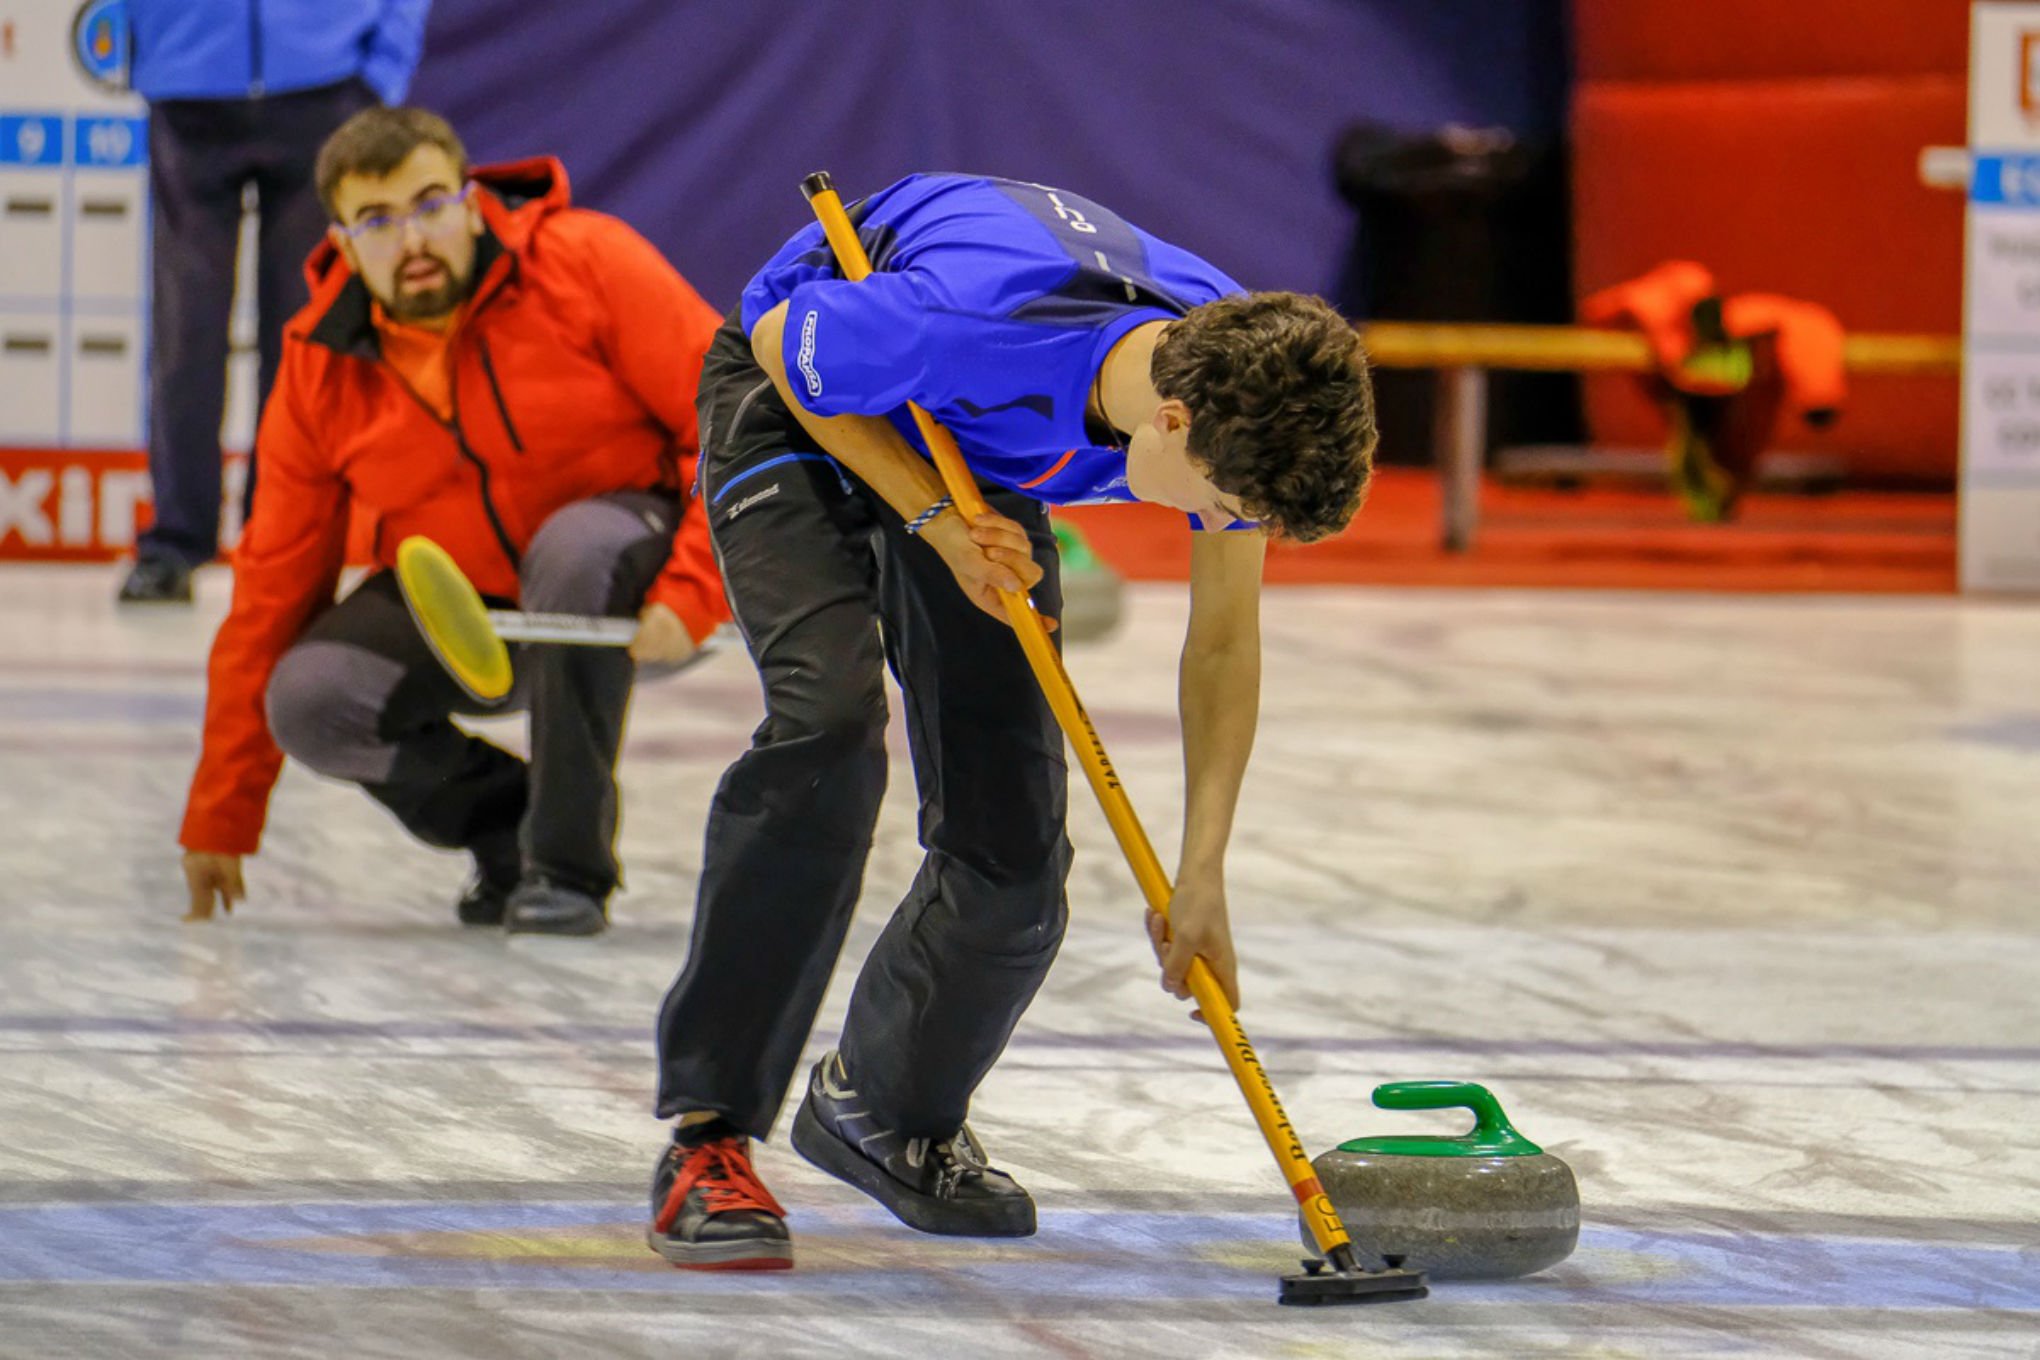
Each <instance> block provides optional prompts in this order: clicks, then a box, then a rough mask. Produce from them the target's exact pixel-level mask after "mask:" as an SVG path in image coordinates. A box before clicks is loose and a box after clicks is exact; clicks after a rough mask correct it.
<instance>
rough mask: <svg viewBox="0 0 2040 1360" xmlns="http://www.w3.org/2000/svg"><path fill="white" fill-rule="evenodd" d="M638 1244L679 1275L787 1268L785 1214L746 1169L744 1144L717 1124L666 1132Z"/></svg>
mask: <svg viewBox="0 0 2040 1360" xmlns="http://www.w3.org/2000/svg"><path fill="white" fill-rule="evenodd" d="M645 1241H646V1243H647V1244H649V1245H650V1247H651V1249H652V1250H653V1251H656V1252H657V1253H659V1255H661V1256H663V1257H665V1258H666V1259H667V1260H668V1261H671V1262H672V1263H673V1264H674V1265H676V1266H679V1267H680V1268H681V1269H683V1270H791V1269H792V1268H793V1239H792V1238H791V1237H789V1236H788V1235H787V1231H786V1210H784V1209H782V1208H780V1207H779V1201H778V1200H776V1199H774V1198H772V1192H771V1191H769V1190H767V1189H766V1188H765V1186H764V1184H763V1183H762V1182H760V1181H759V1179H758V1173H757V1172H755V1171H753V1170H752V1169H751V1149H750V1140H749V1139H748V1138H746V1137H744V1135H743V1134H741V1133H739V1132H737V1131H736V1130H735V1129H734V1128H732V1127H730V1125H729V1124H727V1123H726V1122H724V1121H723V1120H720V1119H711V1120H709V1121H708V1122H707V1123H705V1124H696V1125H694V1126H693V1127H691V1128H685V1129H675V1130H674V1131H673V1145H672V1146H671V1147H669V1148H667V1149H666V1155H665V1156H663V1157H661V1158H660V1159H659V1166H658V1169H657V1170H656V1171H654V1172H653V1173H652V1225H651V1227H650V1228H648V1229H646V1231H645Z"/></svg>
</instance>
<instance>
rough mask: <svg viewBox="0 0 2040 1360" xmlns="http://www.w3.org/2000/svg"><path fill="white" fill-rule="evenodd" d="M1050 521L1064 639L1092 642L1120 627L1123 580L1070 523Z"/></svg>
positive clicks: (1124, 593)
mask: <svg viewBox="0 0 2040 1360" xmlns="http://www.w3.org/2000/svg"><path fill="white" fill-rule="evenodd" d="M1050 523H1051V524H1052V526H1053V527H1054V529H1055V543H1056V548H1057V553H1058V556H1060V557H1061V559H1062V597H1063V612H1062V619H1061V632H1062V638H1063V641H1064V642H1091V641H1094V640H1096V639H1098V638H1102V637H1105V636H1106V635H1107V634H1109V633H1111V631H1112V630H1113V629H1114V628H1117V627H1118V626H1119V616H1120V614H1121V613H1122V612H1123V610H1124V609H1125V605H1126V583H1125V582H1124V581H1122V580H1120V579H1119V573H1118V572H1116V571H1114V570H1112V568H1111V567H1108V566H1106V565H1105V562H1104V559H1102V558H1100V557H1099V556H1098V554H1097V553H1095V552H1092V551H1091V545H1090V544H1089V543H1086V542H1085V541H1084V536H1083V535H1082V534H1080V533H1078V532H1077V531H1076V529H1075V528H1074V527H1073V526H1071V525H1068V524H1065V523H1064V522H1063V521H1061V520H1059V519H1058V520H1052V521H1050Z"/></svg>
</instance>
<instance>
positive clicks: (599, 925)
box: [503, 875, 609, 935]
mask: <svg viewBox="0 0 2040 1360" xmlns="http://www.w3.org/2000/svg"><path fill="white" fill-rule="evenodd" d="M503 924H504V926H506V927H507V928H508V929H509V931H510V933H511V934H512V935H600V934H601V933H602V932H603V931H605V930H607V929H608V928H609V908H608V906H607V905H605V904H604V902H603V899H601V898H599V897H594V896H591V895H590V894H588V893H584V892H582V891H580V890H579V889H577V888H570V887H568V886H567V885H566V884H564V883H555V882H553V881H552V880H551V879H548V878H541V877H537V876H535V875H534V876H531V877H527V878H526V879H525V880H524V881H523V882H522V883H519V884H518V885H517V887H516V890H515V891H513V892H512V893H511V894H510V898H509V900H508V901H507V902H506V903H505V904H504V908H503Z"/></svg>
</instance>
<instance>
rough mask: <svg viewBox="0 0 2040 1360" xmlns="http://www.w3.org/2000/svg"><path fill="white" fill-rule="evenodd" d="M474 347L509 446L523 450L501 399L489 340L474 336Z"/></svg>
mask: <svg viewBox="0 0 2040 1360" xmlns="http://www.w3.org/2000/svg"><path fill="white" fill-rule="evenodd" d="M475 348H476V349H477V350H479V351H480V352H481V355H482V373H483V375H484V376H486V377H487V378H488V380H489V395H490V396H492V397H494V398H495V399H496V414H497V415H499V416H501V417H503V430H504V432H505V433H506V434H508V435H509V436H510V447H511V448H513V449H515V450H517V451H518V452H519V453H523V452H524V441H523V440H522V439H520V438H518V436H517V422H516V421H514V420H512V419H510V406H509V403H507V402H505V401H504V400H503V387H502V384H500V383H498V382H497V381H496V365H495V363H494V362H493V361H492V360H490V358H489V342H488V341H487V340H486V339H484V338H483V337H481V336H479V335H478V336H476V337H475Z"/></svg>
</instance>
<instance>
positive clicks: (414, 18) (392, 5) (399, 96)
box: [361, 0, 432, 104]
mask: <svg viewBox="0 0 2040 1360" xmlns="http://www.w3.org/2000/svg"><path fill="white" fill-rule="evenodd" d="M431 6H432V0H383V6H382V17H381V18H380V19H379V20H377V22H376V26H375V31H374V32H373V33H371V34H370V35H369V38H368V55H367V57H366V58H365V59H364V60H363V61H362V63H361V78H362V79H363V80H365V81H367V82H368V85H369V88H370V89H372V90H374V91H375V92H376V94H377V95H378V96H379V97H380V98H381V99H382V102H383V103H385V104H401V103H403V102H404V95H405V94H406V93H408V92H409V91H410V88H411V77H412V75H413V74H415V73H416V72H417V70H418V58H419V57H420V56H422V55H423V54H424V51H425V12H426V11H427V10H428V9H430V8H431Z"/></svg>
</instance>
